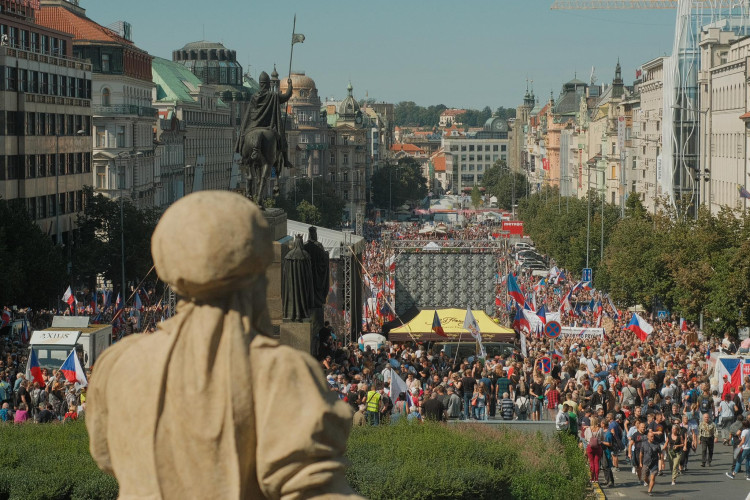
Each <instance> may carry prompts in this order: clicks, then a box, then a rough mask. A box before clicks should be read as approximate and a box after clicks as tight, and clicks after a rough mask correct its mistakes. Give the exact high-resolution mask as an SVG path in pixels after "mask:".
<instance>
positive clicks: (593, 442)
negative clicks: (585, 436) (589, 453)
mask: <svg viewBox="0 0 750 500" xmlns="http://www.w3.org/2000/svg"><path fill="white" fill-rule="evenodd" d="M599 446H601V445H600V444H599V437H598V436H597V435H596V434H594V435H593V436H591V439H589V448H591V449H594V450H595V449H597V448H599Z"/></svg>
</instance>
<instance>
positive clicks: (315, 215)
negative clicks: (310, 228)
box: [297, 200, 320, 226]
mask: <svg viewBox="0 0 750 500" xmlns="http://www.w3.org/2000/svg"><path fill="white" fill-rule="evenodd" d="M297 216H298V217H299V221H300V222H304V223H305V224H312V225H315V226H317V225H318V224H320V210H318V207H316V206H315V205H313V204H311V203H310V202H308V201H307V200H302V202H300V204H299V205H297Z"/></svg>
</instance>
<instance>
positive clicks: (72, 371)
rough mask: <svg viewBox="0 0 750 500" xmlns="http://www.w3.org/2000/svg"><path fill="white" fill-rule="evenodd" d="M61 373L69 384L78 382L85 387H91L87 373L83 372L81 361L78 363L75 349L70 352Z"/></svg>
mask: <svg viewBox="0 0 750 500" xmlns="http://www.w3.org/2000/svg"><path fill="white" fill-rule="evenodd" d="M60 371H61V372H62V373H63V376H64V377H65V379H66V380H67V381H68V382H78V383H79V384H80V385H82V386H84V387H86V386H87V385H89V382H88V380H86V373H85V372H84V371H83V368H82V367H81V363H80V361H78V356H77V355H76V350H75V349H73V350H72V351H70V354H69V355H68V358H67V359H66V360H65V363H63V364H62V366H61V367H60Z"/></svg>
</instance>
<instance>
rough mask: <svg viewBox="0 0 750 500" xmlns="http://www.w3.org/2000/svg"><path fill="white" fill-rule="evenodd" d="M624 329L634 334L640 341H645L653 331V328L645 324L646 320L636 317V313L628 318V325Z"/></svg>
mask: <svg viewBox="0 0 750 500" xmlns="http://www.w3.org/2000/svg"><path fill="white" fill-rule="evenodd" d="M625 329H627V330H630V331H631V332H633V333H635V336H636V337H638V338H639V339H641V341H645V340H646V338H647V337H648V336H649V335H651V332H653V331H654V327H653V326H651V325H649V324H648V323H646V320H645V319H643V318H641V317H640V316H638V313H633V317H632V318H630V323H628V326H626V327H625Z"/></svg>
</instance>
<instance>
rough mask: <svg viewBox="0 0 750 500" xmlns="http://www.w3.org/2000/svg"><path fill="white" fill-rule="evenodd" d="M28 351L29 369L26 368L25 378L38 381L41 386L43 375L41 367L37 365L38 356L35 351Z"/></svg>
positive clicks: (42, 384) (42, 385)
mask: <svg viewBox="0 0 750 500" xmlns="http://www.w3.org/2000/svg"><path fill="white" fill-rule="evenodd" d="M30 351H31V352H30V353H29V369H28V370H27V373H26V375H27V378H28V379H30V380H33V381H34V382H38V383H39V385H40V386H41V387H44V377H42V367H41V366H39V358H37V356H36V351H35V350H34V349H30Z"/></svg>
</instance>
